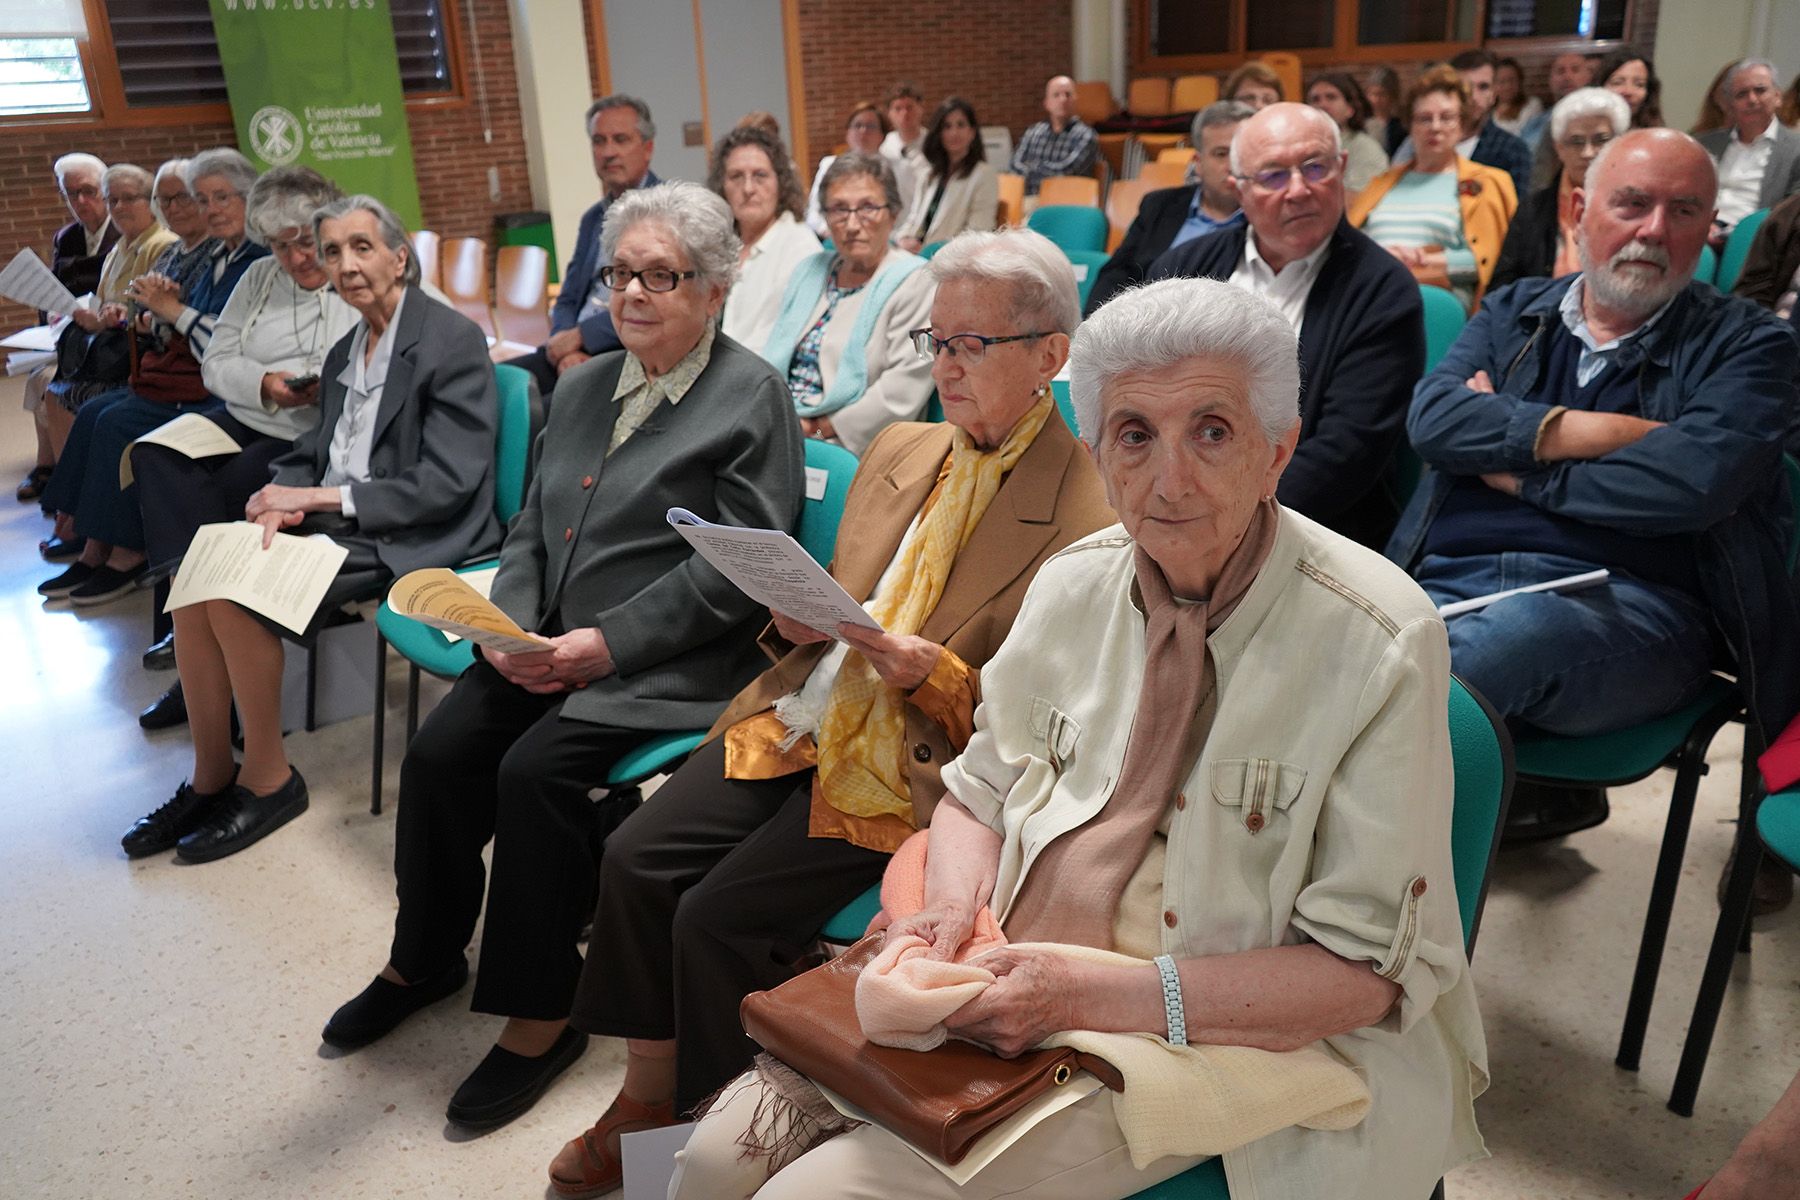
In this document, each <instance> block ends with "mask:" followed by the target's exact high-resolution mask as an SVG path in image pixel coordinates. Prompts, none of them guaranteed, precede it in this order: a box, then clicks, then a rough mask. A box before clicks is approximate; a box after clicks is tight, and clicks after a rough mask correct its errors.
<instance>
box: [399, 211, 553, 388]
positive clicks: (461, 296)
mask: <svg viewBox="0 0 1800 1200" xmlns="http://www.w3.org/2000/svg"><path fill="white" fill-rule="evenodd" d="M412 236H413V246H414V248H415V249H416V250H417V251H418V254H419V270H420V271H421V272H422V273H423V275H424V278H425V282H426V283H429V284H431V285H433V286H434V287H437V288H440V289H442V291H443V293H444V295H445V296H446V297H448V298H449V300H450V303H451V306H452V307H454V308H455V309H456V311H458V312H460V313H462V314H463V315H464V316H466V317H468V318H469V319H470V320H471V321H473V322H475V324H477V325H479V326H481V331H482V333H484V334H486V335H487V337H488V339H489V342H490V344H491V345H493V347H494V353H495V355H496V356H497V357H503V358H510V357H513V356H515V355H518V354H523V353H525V352H526V351H529V350H531V349H533V348H535V347H537V346H541V345H542V344H543V343H544V341H545V340H546V339H547V338H549V336H550V306H549V299H550V255H549V253H548V252H547V251H545V250H544V249H543V247H541V246H502V247H500V250H499V253H497V254H495V255H494V269H493V275H492V288H491V290H490V287H489V273H488V244H487V242H485V241H483V240H482V239H481V238H471V237H465V238H449V239H447V240H446V239H442V238H440V237H439V236H438V235H437V234H435V233H433V232H431V231H430V230H428V229H422V230H420V231H418V232H417V233H415V234H413V235H412Z"/></svg>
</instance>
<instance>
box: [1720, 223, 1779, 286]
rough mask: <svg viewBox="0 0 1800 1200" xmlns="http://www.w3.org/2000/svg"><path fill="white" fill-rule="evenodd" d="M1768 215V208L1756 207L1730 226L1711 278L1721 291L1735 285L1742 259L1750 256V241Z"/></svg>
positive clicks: (1740, 269) (1742, 267)
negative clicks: (1717, 270) (1716, 272)
mask: <svg viewBox="0 0 1800 1200" xmlns="http://www.w3.org/2000/svg"><path fill="white" fill-rule="evenodd" d="M1768 217H1769V210H1768V209H1766V208H1759V209H1757V210H1756V211H1755V212H1753V213H1751V214H1750V215H1749V216H1747V217H1745V218H1744V219H1743V220H1741V221H1739V222H1738V223H1737V225H1736V226H1734V227H1733V228H1732V231H1731V236H1730V237H1727V238H1726V239H1725V249H1724V250H1723V251H1721V252H1720V254H1719V272H1718V274H1717V275H1716V276H1715V277H1714V279H1713V286H1714V287H1716V288H1718V289H1719V290H1720V291H1721V292H1729V291H1730V290H1731V289H1732V288H1734V287H1736V286H1737V281H1738V276H1739V275H1741V274H1743V273H1744V260H1745V259H1746V258H1749V257H1750V243H1751V242H1752V241H1753V240H1755V238H1756V231H1757V230H1758V229H1761V228H1762V223H1763V222H1764V221H1766V220H1768Z"/></svg>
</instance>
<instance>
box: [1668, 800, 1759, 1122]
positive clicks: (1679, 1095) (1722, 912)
mask: <svg viewBox="0 0 1800 1200" xmlns="http://www.w3.org/2000/svg"><path fill="white" fill-rule="evenodd" d="M1755 806H1756V800H1755V798H1754V797H1752V799H1751V808H1752V810H1753V811H1752V812H1751V813H1750V814H1749V819H1747V820H1742V821H1739V822H1738V836H1737V851H1736V854H1735V856H1734V857H1733V859H1732V864H1731V878H1730V879H1729V880H1727V881H1726V884H1725V902H1724V904H1723V905H1721V906H1720V908H1719V923H1718V925H1717V926H1716V927H1714V929H1713V940H1712V949H1710V950H1709V951H1707V955H1706V970H1705V972H1704V973H1703V974H1702V975H1701V976H1700V992H1699V994H1698V995H1697V996H1695V997H1694V1019H1693V1020H1692V1021H1691V1022H1689V1024H1688V1035H1687V1041H1686V1042H1685V1043H1684V1044H1683V1045H1682V1048H1681V1065H1680V1066H1678V1067H1677V1068H1676V1070H1675V1087H1674V1089H1673V1090H1672V1091H1671V1092H1670V1093H1669V1111H1670V1112H1673V1113H1678V1114H1680V1115H1681V1116H1684V1117H1691V1116H1693V1115H1694V1097H1695V1096H1696V1095H1697V1094H1698V1093H1699V1091H1700V1074H1701V1072H1703V1071H1704V1070H1706V1056H1707V1054H1708V1053H1709V1052H1710V1051H1711V1050H1712V1038H1713V1030H1714V1029H1715V1028H1716V1027H1717V1026H1718V1023H1719V1009H1720V1007H1721V1006H1723V1004H1724V1003H1725V986H1726V984H1728V983H1729V982H1730V981H1731V964H1732V960H1733V958H1735V957H1736V952H1737V944H1738V938H1739V937H1740V935H1742V934H1744V932H1745V931H1746V930H1748V929H1749V928H1750V909H1751V905H1752V904H1753V902H1754V898H1755V895H1756V869H1757V868H1758V867H1759V866H1761V865H1762V856H1763V848H1762V839H1761V838H1759V837H1757V836H1756V814H1755V812H1754V809H1755Z"/></svg>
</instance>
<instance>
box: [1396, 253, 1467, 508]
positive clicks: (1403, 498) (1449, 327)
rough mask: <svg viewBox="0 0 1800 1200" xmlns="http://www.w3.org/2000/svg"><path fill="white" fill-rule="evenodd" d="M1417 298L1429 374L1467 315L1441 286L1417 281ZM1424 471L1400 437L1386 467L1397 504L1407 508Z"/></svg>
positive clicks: (1414, 452)
mask: <svg viewBox="0 0 1800 1200" xmlns="http://www.w3.org/2000/svg"><path fill="white" fill-rule="evenodd" d="M1419 299H1420V300H1421V301H1423V302H1424V305H1425V371H1426V373H1427V374H1429V373H1430V372H1431V371H1433V370H1435V369H1436V368H1437V365H1438V363H1440V362H1442V361H1443V358H1444V355H1445V354H1448V353H1449V352H1450V347H1452V346H1454V345H1455V344H1456V339H1457V338H1459V337H1461V336H1462V331H1463V326H1464V325H1465V324H1467V323H1468V319H1469V317H1468V314H1467V313H1465V312H1464V311H1463V306H1462V303H1461V301H1459V300H1457V298H1456V297H1455V296H1453V295H1451V294H1450V293H1449V292H1447V291H1445V290H1444V289H1443V288H1441V287H1432V286H1430V285H1429V284H1420V285H1419ZM1424 472H1425V463H1424V460H1423V459H1421V458H1420V457H1419V452H1418V451H1416V450H1414V449H1413V448H1412V443H1410V442H1408V441H1405V440H1404V439H1403V440H1402V441H1401V443H1400V446H1399V448H1398V449H1397V450H1395V451H1394V462H1393V465H1392V466H1391V467H1389V468H1388V477H1389V486H1390V487H1392V488H1393V491H1394V497H1395V499H1396V500H1397V501H1398V502H1399V503H1398V504H1397V506H1396V507H1398V508H1400V509H1402V510H1404V509H1405V508H1406V502H1407V501H1408V500H1411V499H1412V494H1413V493H1414V492H1415V491H1417V490H1418V487H1419V476H1420V475H1422V474H1424Z"/></svg>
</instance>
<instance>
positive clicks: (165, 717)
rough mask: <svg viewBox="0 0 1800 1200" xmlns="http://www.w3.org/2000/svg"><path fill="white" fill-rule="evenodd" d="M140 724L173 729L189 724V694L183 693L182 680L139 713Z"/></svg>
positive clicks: (146, 727) (148, 726)
mask: <svg viewBox="0 0 1800 1200" xmlns="http://www.w3.org/2000/svg"><path fill="white" fill-rule="evenodd" d="M234 711H235V710H234ZM138 724H139V725H142V726H143V727H144V728H145V729H173V728H175V726H177V725H186V724H187V696H186V695H184V694H183V693H182V690H181V680H179V679H177V680H176V681H175V682H174V683H173V684H171V685H170V687H169V690H168V691H166V692H164V693H163V694H162V695H160V696H158V697H157V698H156V699H155V700H152V701H151V702H150V705H149V707H148V708H146V709H144V711H143V712H141V713H139V714H138Z"/></svg>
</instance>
